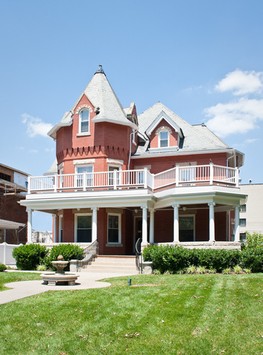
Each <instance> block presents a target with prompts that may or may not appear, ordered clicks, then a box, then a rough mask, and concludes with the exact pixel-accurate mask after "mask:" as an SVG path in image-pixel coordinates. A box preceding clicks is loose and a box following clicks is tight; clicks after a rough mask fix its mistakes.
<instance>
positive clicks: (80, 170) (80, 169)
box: [75, 164, 93, 187]
mask: <svg viewBox="0 0 263 355" xmlns="http://www.w3.org/2000/svg"><path fill="white" fill-rule="evenodd" d="M75 173H76V181H75V185H76V187H84V184H85V186H87V187H91V186H93V164H88V165H76V166H75Z"/></svg>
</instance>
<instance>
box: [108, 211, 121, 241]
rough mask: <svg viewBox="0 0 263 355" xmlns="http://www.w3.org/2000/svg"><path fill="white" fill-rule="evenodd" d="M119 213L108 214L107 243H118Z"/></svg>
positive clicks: (119, 235) (119, 233)
mask: <svg viewBox="0 0 263 355" xmlns="http://www.w3.org/2000/svg"><path fill="white" fill-rule="evenodd" d="M120 231H121V215H120V214H109V215H108V243H110V244H119V243H120V242H121V232H120Z"/></svg>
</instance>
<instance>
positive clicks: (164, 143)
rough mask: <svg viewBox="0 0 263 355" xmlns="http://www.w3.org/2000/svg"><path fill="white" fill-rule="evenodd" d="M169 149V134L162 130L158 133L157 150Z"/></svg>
mask: <svg viewBox="0 0 263 355" xmlns="http://www.w3.org/2000/svg"><path fill="white" fill-rule="evenodd" d="M166 147H169V132H168V130H166V129H163V130H161V131H160V132H159V148H166Z"/></svg>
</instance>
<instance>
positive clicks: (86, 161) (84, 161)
mask: <svg viewBox="0 0 263 355" xmlns="http://www.w3.org/2000/svg"><path fill="white" fill-rule="evenodd" d="M88 164H95V159H81V160H73V165H88Z"/></svg>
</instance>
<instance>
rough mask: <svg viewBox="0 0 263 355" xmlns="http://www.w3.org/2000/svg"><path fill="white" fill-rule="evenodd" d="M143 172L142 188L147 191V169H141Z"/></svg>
mask: <svg viewBox="0 0 263 355" xmlns="http://www.w3.org/2000/svg"><path fill="white" fill-rule="evenodd" d="M143 170H144V174H143V175H144V188H145V189H147V171H148V169H147V168H143Z"/></svg>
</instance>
